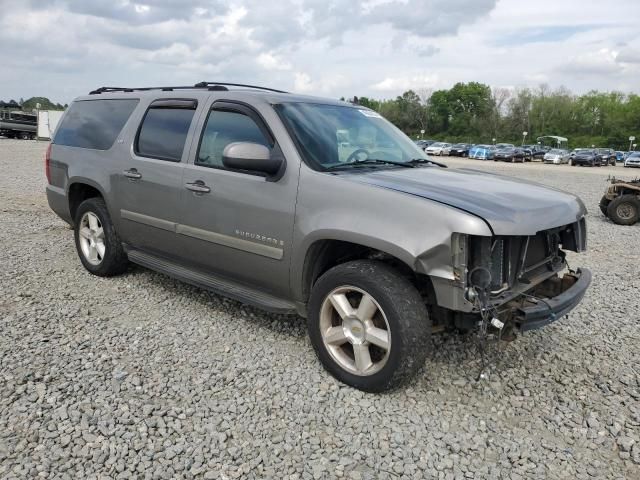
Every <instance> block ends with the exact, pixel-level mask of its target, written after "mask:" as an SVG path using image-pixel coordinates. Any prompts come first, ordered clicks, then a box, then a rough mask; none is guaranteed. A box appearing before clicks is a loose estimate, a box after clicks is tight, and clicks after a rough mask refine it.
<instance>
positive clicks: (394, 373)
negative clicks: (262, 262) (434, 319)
mask: <svg viewBox="0 0 640 480" xmlns="http://www.w3.org/2000/svg"><path fill="white" fill-rule="evenodd" d="M307 321H308V329H309V337H310V339H311V343H312V344H313V347H314V349H315V351H316V354H317V355H318V358H319V359H320V361H321V362H322V365H323V366H324V368H325V369H326V370H327V371H328V372H329V373H331V374H332V375H333V376H334V377H336V378H337V379H338V380H340V381H341V382H343V383H346V384H347V385H350V386H352V387H355V388H358V389H360V390H364V391H367V392H382V391H385V390H390V389H393V388H395V387H398V386H400V385H402V384H403V383H405V382H407V381H408V380H410V379H411V378H412V377H413V376H414V375H415V374H416V373H417V372H418V371H419V370H420V369H421V368H422V367H423V366H424V362H425V359H426V356H427V351H428V349H427V346H428V341H429V335H430V332H431V322H430V318H429V315H428V313H427V308H426V306H425V304H424V301H423V299H422V297H421V296H420V294H419V293H418V291H417V290H416V288H415V287H414V286H413V285H412V284H411V283H410V282H409V281H408V280H407V279H405V278H404V277H403V276H401V275H400V274H399V273H398V272H397V271H396V270H394V269H392V268H391V267H389V266H388V265H386V264H384V263H382V262H376V261H370V260H357V261H353V262H348V263H344V264H342V265H338V266H337V267H334V268H332V269H331V270H329V271H328V272H326V273H325V274H324V275H322V277H320V279H319V280H318V281H317V282H316V284H315V285H314V287H313V290H312V292H311V298H310V301H309V316H308V320H307Z"/></svg>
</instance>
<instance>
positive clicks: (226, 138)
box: [195, 110, 271, 168]
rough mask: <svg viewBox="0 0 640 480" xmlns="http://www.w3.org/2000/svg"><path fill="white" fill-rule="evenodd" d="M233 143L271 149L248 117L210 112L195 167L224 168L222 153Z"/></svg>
mask: <svg viewBox="0 0 640 480" xmlns="http://www.w3.org/2000/svg"><path fill="white" fill-rule="evenodd" d="M234 142H251V143H258V144H260V145H264V146H265V147H267V148H271V145H270V143H269V141H268V140H267V139H266V138H265V136H264V134H263V133H262V131H261V130H260V128H259V127H258V125H257V124H256V122H254V121H253V120H252V119H251V118H250V117H248V116H247V115H244V114H243V113H240V112H234V111H228V110H211V111H210V112H209V118H207V123H206V125H205V128H204V132H203V134H202V139H201V141H200V147H199V149H198V155H197V157H196V162H195V163H196V165H201V166H203V167H211V168H225V166H224V165H223V164H222V152H224V149H225V147H226V146H227V145H229V144H230V143H234Z"/></svg>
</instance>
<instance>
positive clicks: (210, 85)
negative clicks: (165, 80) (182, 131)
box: [89, 82, 289, 95]
mask: <svg viewBox="0 0 640 480" xmlns="http://www.w3.org/2000/svg"><path fill="white" fill-rule="evenodd" d="M227 86H229V87H246V88H255V89H257V90H266V91H268V92H275V93H289V92H285V91H283V90H276V89H275V88H267V87H259V86H257V85H246V84H244V83H226V82H199V83H196V84H195V85H193V86H191V85H183V86H178V87H140V88H132V87H100V88H96V89H95V90H92V91H90V92H89V95H99V94H101V93H110V92H147V91H149V90H162V91H163V92H172V91H174V90H189V89H197V88H206V89H207V90H212V91H213V90H229V89H228V88H227Z"/></svg>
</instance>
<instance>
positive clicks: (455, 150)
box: [449, 143, 473, 157]
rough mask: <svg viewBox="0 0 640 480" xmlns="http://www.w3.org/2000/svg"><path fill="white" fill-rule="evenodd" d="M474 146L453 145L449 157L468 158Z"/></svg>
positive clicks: (468, 144)
mask: <svg viewBox="0 0 640 480" xmlns="http://www.w3.org/2000/svg"><path fill="white" fill-rule="evenodd" d="M472 146H473V145H471V144H470V143H456V144H455V145H451V148H450V149H449V155H452V156H456V157H468V156H469V150H470V149H471V147H472Z"/></svg>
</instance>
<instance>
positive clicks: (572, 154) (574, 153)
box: [569, 148, 589, 159]
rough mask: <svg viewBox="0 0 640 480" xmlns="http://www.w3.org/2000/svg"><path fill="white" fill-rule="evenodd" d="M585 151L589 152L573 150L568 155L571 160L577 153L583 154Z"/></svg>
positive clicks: (579, 149) (581, 149)
mask: <svg viewBox="0 0 640 480" xmlns="http://www.w3.org/2000/svg"><path fill="white" fill-rule="evenodd" d="M586 150H589V149H588V148H574V149H573V150H571V152H570V153H569V158H570V159H571V158H573V157H575V156H576V155H577V154H578V153H581V152H584V151H586Z"/></svg>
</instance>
